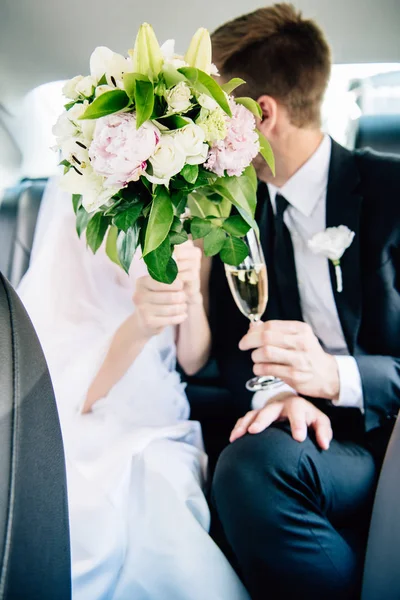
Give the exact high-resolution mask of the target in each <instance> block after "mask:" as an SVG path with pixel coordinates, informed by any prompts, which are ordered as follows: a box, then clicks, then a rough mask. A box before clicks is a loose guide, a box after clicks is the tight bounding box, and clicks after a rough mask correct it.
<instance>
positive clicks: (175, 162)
mask: <svg viewBox="0 0 400 600" xmlns="http://www.w3.org/2000/svg"><path fill="white" fill-rule="evenodd" d="M149 162H150V164H151V166H152V168H153V173H152V174H151V175H150V174H149V173H144V175H145V176H146V177H147V179H148V180H149V181H151V182H152V183H158V184H163V185H168V183H169V180H170V179H171V177H173V176H174V175H177V174H178V173H180V172H181V171H182V169H183V167H184V166H185V162H186V155H185V153H184V151H183V150H182V148H181V146H180V145H179V144H177V143H176V142H175V140H174V136H172V135H162V136H161V139H160V143H159V145H158V146H157V149H156V151H155V152H154V154H153V156H152V157H151V158H150V159H149Z"/></svg>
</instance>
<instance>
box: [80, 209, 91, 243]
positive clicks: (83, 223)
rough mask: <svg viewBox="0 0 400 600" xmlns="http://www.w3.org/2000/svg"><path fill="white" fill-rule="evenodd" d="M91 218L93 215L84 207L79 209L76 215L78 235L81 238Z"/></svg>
mask: <svg viewBox="0 0 400 600" xmlns="http://www.w3.org/2000/svg"><path fill="white" fill-rule="evenodd" d="M91 216H92V214H91V213H88V212H87V210H85V209H84V208H83V206H80V207H79V208H78V210H77V213H76V233H77V234H78V236H79V237H81V235H82V233H83V232H84V231H85V229H86V227H87V224H88V223H89V221H90V217H91Z"/></svg>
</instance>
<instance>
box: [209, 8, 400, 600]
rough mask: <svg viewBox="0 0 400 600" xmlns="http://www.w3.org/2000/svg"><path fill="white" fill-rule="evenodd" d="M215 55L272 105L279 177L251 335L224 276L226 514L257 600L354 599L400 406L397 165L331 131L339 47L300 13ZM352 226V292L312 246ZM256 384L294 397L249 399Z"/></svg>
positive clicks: (220, 297)
mask: <svg viewBox="0 0 400 600" xmlns="http://www.w3.org/2000/svg"><path fill="white" fill-rule="evenodd" d="M213 49H214V58H215V62H216V64H217V66H218V67H219V69H220V72H221V76H222V78H223V80H228V79H230V78H231V77H241V78H243V79H244V80H245V81H246V82H247V85H245V86H243V87H242V88H240V93H239V95H241V96H242V95H243V96H246V95H249V96H251V97H252V98H254V99H255V100H257V101H258V103H259V104H260V106H261V108H262V115H263V116H262V119H261V122H260V124H259V128H260V130H261V131H262V133H263V134H264V135H265V137H266V138H268V140H269V141H270V143H271V145H272V148H273V151H274V154H275V160H276V174H275V176H273V175H272V174H271V172H270V171H269V170H268V168H267V167H266V166H264V165H263V164H261V163H260V165H256V167H257V170H258V177H259V180H260V184H259V189H258V209H257V210H258V222H259V226H260V232H261V240H262V244H263V248H264V253H265V258H266V262H267V267H268V275H269V288H270V292H269V304H268V309H267V311H266V314H265V315H264V318H263V321H264V322H263V323H262V324H259V325H258V326H253V327H251V328H250V329H249V328H248V321H247V320H246V319H245V318H244V317H242V316H241V314H240V312H239V311H238V309H237V308H236V306H235V304H234V302H233V300H232V297H231V295H230V292H229V289H228V286H227V284H226V280H225V277H224V272H223V267H222V265H221V263H220V262H218V261H215V263H214V265H213V272H212V277H211V290H212V294H213V297H212V320H213V331H214V335H215V351H216V354H217V359H218V362H219V367H220V370H221V373H222V376H223V378H224V379H225V382H226V384H227V385H228V386H229V387H230V389H231V391H232V392H233V396H234V398H235V400H236V402H237V403H238V405H239V406H242V408H243V412H245V411H246V410H249V407H250V403H251V402H252V410H251V411H250V412H247V414H245V416H243V418H242V419H240V420H239V421H238V423H237V425H236V427H235V429H234V430H233V432H232V436H231V442H232V443H231V445H230V446H229V447H228V448H226V449H225V451H224V452H223V454H222V455H221V458H220V460H219V463H218V466H217V469H216V474H215V480H214V487H213V495H214V501H215V505H216V508H217V511H218V513H219V517H220V519H221V522H222V525H223V528H224V531H225V534H226V537H227V540H228V542H229V544H230V545H231V547H232V549H233V552H234V554H235V556H236V558H237V561H238V563H239V566H240V570H241V572H242V574H243V577H244V579H245V582H246V584H247V586H248V589H249V590H250V592H251V594H252V597H253V598H255V599H260V600H261V599H271V600H274V599H278V598H279V599H285V600H286V599H287V600H289V599H291V598H293V599H296V600H300V599H307V600H314V599H315V600H317V599H318V600H319V599H321V598H324V600H330V599H331V600H338V599H339V598H340V599H341V600H347V599H353V598H357V597H358V595H359V591H360V583H361V576H362V567H363V560H364V553H365V544H366V538H367V533H368V525H369V518H370V512H371V507H372V501H373V497H374V491H375V486H376V480H377V476H378V471H379V464H380V461H381V459H382V456H383V453H384V449H385V446H386V444H387V441H388V439H389V436H390V433H391V430H392V428H393V424H394V420H395V418H396V415H397V412H398V410H399V406H400V358H399V357H400V203H399V193H400V192H399V190H400V161H399V160H397V159H395V158H391V157H388V156H380V155H377V154H374V153H372V152H350V151H348V150H345V149H344V148H342V147H341V146H339V145H338V144H337V143H336V142H334V141H333V140H332V139H331V138H330V137H328V136H326V135H324V134H323V133H322V132H321V128H320V111H321V103H322V100H323V96H324V93H325V90H326V86H327V83H328V80H329V76H330V69H331V57H330V50H329V46H328V44H327V41H326V39H325V37H324V34H323V32H322V31H321V29H320V28H319V27H318V26H317V25H316V23H314V22H313V21H310V20H306V19H303V18H302V16H301V14H299V13H298V12H297V11H296V10H295V9H294V7H293V6H291V5H288V4H278V5H275V6H272V7H267V8H264V9H260V10H257V11H256V12H254V13H252V14H248V15H245V16H243V17H241V18H238V19H236V20H234V21H232V22H230V23H227V24H226V25H223V26H222V27H220V28H219V29H218V30H217V31H216V32H215V33H214V35H213ZM244 88H245V89H244ZM341 225H344V226H346V227H347V228H348V229H349V230H350V231H349V232H348V233H349V239H348V240H347V243H346V242H342V241H341V240H340V239H338V240H336V242H337V243H338V245H339V250H341V251H343V256H342V258H341V261H340V270H341V275H342V279H343V290H342V291H340V281H339V279H338V277H339V276H340V273H339V270H338V269H336V270H335V267H334V265H333V264H332V262H331V261H330V260H328V258H327V253H326V248H325V250H324V248H322V254H317V253H315V252H313V251H312V250H311V248H310V246H309V241H310V240H311V239H313V238H314V236H315V234H317V233H319V232H321V231H324V230H325V228H327V227H333V228H337V227H339V226H341ZM351 232H354V237H353V238H352V236H351ZM338 234H339V232H338V231H337V230H336V231H334V235H338ZM350 242H351V243H350ZM348 243H350V246H349V247H348V248H347V249H346V247H347V245H348ZM320 249H321V248H320ZM253 371H254V373H255V374H256V375H273V376H276V377H279V378H281V379H282V380H283V381H284V382H285V385H284V386H282V387H280V388H275V389H272V390H270V391H263V392H258V393H257V394H256V395H255V396H254V398H253V399H251V398H250V396H249V395H247V396H246V392H245V390H244V382H245V381H246V379H247V378H249V377H251V376H252V373H253Z"/></svg>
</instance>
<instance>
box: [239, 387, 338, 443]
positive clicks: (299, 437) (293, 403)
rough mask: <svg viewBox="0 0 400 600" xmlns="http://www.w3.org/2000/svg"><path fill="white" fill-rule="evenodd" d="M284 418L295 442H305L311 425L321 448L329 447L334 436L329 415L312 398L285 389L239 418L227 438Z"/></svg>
mask: <svg viewBox="0 0 400 600" xmlns="http://www.w3.org/2000/svg"><path fill="white" fill-rule="evenodd" d="M283 420H288V421H289V423H290V428H291V430H292V436H293V439H295V440H296V441H297V442H304V440H305V439H306V437H307V430H308V428H309V427H310V428H311V429H313V430H314V432H315V438H316V441H317V444H318V445H319V446H320V448H322V450H328V448H329V444H330V442H331V440H332V436H333V434H332V428H331V424H330V420H329V418H328V417H327V416H326V415H325V414H324V413H323V412H322V411H320V410H319V409H318V408H317V407H316V406H314V405H313V404H311V402H308V401H307V400H304V398H299V397H298V396H295V395H293V394H288V393H283V394H279V395H277V396H276V397H275V398H274V399H273V400H270V401H269V402H268V404H267V405H266V406H264V408H262V409H261V410H251V411H250V412H248V413H247V414H246V415H245V416H244V417H242V418H241V419H239V421H238V422H237V423H236V425H235V427H234V429H233V431H232V433H231V437H230V441H231V442H234V441H235V440H237V439H238V438H240V437H242V436H243V435H245V434H246V433H251V434H257V433H261V431H264V429H267V427H269V426H270V425H271V424H272V423H274V422H275V421H283Z"/></svg>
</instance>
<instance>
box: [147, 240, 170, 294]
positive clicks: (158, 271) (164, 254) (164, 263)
mask: <svg viewBox="0 0 400 600" xmlns="http://www.w3.org/2000/svg"><path fill="white" fill-rule="evenodd" d="M143 258H144V261H145V263H146V265H147V268H148V271H149V274H150V276H151V277H152V278H153V279H155V280H156V281H160V282H161V283H172V282H173V281H175V279H176V277H177V275H178V267H177V265H176V262H175V261H174V260H173V258H172V248H171V244H170V241H169V239H168V238H166V239H165V240H164V241H163V242H162V243H161V244H160V245H159V246H158V248H156V250H153V251H152V252H149V254H146V255H143Z"/></svg>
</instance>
